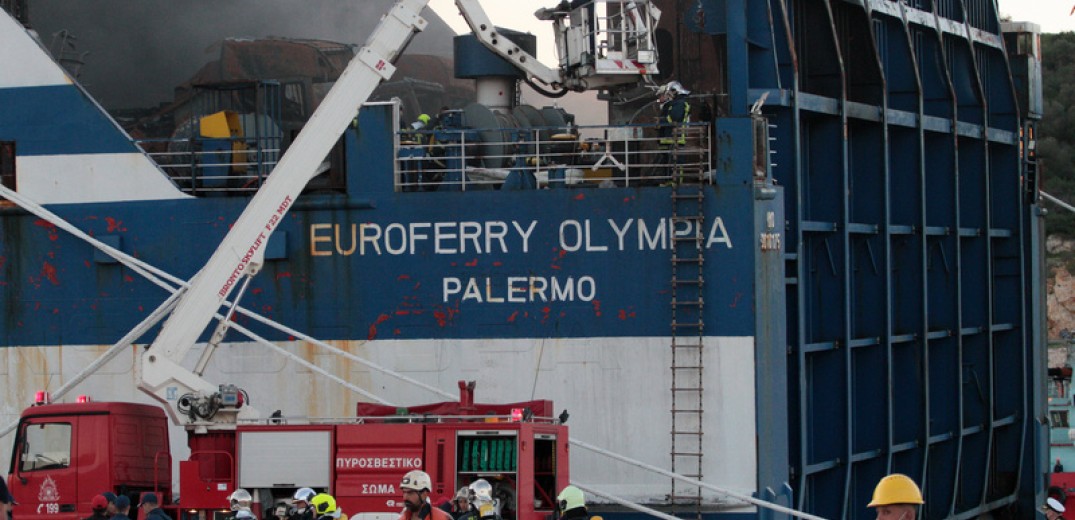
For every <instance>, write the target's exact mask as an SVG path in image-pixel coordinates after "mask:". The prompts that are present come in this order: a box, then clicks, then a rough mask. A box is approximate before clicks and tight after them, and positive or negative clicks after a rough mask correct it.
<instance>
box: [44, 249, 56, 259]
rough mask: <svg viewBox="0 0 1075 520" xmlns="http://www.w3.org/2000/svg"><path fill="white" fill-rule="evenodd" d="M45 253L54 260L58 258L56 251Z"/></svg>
mask: <svg viewBox="0 0 1075 520" xmlns="http://www.w3.org/2000/svg"><path fill="white" fill-rule="evenodd" d="M45 255H46V256H48V257H49V258H52V259H54V260H55V259H56V252H55V251H49V252H48V253H45Z"/></svg>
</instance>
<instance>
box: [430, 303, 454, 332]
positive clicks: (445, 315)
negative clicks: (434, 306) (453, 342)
mask: <svg viewBox="0 0 1075 520" xmlns="http://www.w3.org/2000/svg"><path fill="white" fill-rule="evenodd" d="M456 314H459V309H458V308H455V309H453V308H451V307H445V308H444V309H443V310H435V311H433V318H435V319H436V320H437V325H439V326H441V327H446V326H448V324H449V323H450V322H452V321H454V320H455V315H456Z"/></svg>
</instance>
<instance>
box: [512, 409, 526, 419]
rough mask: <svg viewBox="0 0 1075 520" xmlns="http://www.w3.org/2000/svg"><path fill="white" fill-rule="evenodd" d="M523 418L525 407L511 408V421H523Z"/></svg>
mask: <svg viewBox="0 0 1075 520" xmlns="http://www.w3.org/2000/svg"><path fill="white" fill-rule="evenodd" d="M522 420H523V409H522V408H512V409H511V422H522Z"/></svg>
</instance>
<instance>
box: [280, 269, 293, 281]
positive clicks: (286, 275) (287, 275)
mask: <svg viewBox="0 0 1075 520" xmlns="http://www.w3.org/2000/svg"><path fill="white" fill-rule="evenodd" d="M283 278H291V273H290V272H288V271H284V272H282V273H277V274H276V279H277V280H278V281H279V280H281V279H283Z"/></svg>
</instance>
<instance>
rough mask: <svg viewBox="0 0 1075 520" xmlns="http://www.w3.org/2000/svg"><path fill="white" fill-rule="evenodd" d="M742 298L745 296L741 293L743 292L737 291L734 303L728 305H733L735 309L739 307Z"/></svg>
mask: <svg viewBox="0 0 1075 520" xmlns="http://www.w3.org/2000/svg"><path fill="white" fill-rule="evenodd" d="M742 298H743V293H741V292H740V293H735V299H734V300H732V303H731V304H730V305H728V307H731V308H733V309H734V308H736V307H738V306H739V300H741V299H742Z"/></svg>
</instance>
